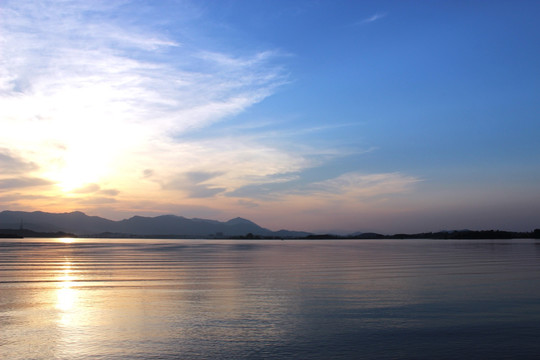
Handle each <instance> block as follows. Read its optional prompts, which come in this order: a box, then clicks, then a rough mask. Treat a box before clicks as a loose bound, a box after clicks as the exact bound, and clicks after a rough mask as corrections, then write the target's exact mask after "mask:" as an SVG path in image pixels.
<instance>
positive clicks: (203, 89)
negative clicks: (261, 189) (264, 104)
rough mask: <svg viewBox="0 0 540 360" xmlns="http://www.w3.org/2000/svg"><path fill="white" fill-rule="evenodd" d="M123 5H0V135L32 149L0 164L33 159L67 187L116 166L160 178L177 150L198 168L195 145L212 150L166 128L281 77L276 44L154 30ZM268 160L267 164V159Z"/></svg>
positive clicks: (218, 112)
mask: <svg viewBox="0 0 540 360" xmlns="http://www.w3.org/2000/svg"><path fill="white" fill-rule="evenodd" d="M123 4H125V3H124V2H118V3H108V2H86V1H67V2H61V3H60V2H56V1H47V0H45V1H41V2H37V3H36V2H33V1H32V2H31V1H7V2H5V3H3V4H2V11H3V13H4V15H3V21H2V23H1V24H0V34H1V35H0V36H1V39H0V40H1V43H0V46H1V51H0V94H1V96H0V119H1V121H2V130H3V131H2V133H1V134H0V146H2V147H4V148H10V149H15V151H16V152H17V153H18V154H21V158H23V157H27V158H29V159H31V161H27V162H26V163H25V162H22V160H20V161H19V160H17V159H16V158H13V157H10V158H8V156H9V155H4V158H2V159H1V161H2V164H3V166H7V167H9V168H10V169H12V170H11V171H15V169H17V168H19V169H22V168H23V167H26V170H30V168H31V167H33V166H34V165H33V164H36V163H37V164H39V165H40V168H42V175H43V176H44V177H45V178H48V179H50V181H53V182H58V183H59V184H60V185H61V186H62V187H63V188H65V189H67V190H69V189H73V190H75V191H80V190H81V187H82V186H84V185H85V184H88V183H95V184H98V183H99V182H101V181H104V179H109V180H110V181H113V179H112V178H111V175H114V176H116V175H118V174H117V173H115V172H116V169H118V171H119V172H120V170H121V171H122V175H121V177H122V179H121V180H122V181H128V180H127V179H126V178H129V174H141V173H142V174H144V177H145V178H148V179H149V178H156V179H157V177H159V176H161V177H162V178H161V181H167V177H168V178H170V177H171V176H172V174H171V171H170V170H169V169H172V168H173V167H174V165H173V164H174V163H177V161H176V159H177V158H178V157H179V156H181V154H187V156H186V160H187V161H184V162H183V163H182V165H181V166H182V169H183V170H184V171H186V172H189V171H196V170H197V169H198V168H201V166H200V164H201V161H200V159H199V158H197V157H196V156H193V155H196V154H199V155H203V154H201V153H208V154H209V155H210V154H211V153H213V152H214V151H216V152H217V151H220V150H221V149H219V147H220V146H219V145H217V146H215V144H214V146H210V147H206V148H205V149H203V147H205V146H206V144H201V143H199V142H197V141H187V142H186V141H182V143H179V142H178V141H177V140H175V136H176V135H178V134H182V133H186V132H189V131H191V130H193V129H201V128H204V127H206V126H208V125H210V124H212V123H214V122H217V121H222V120H224V119H227V118H228V117H230V116H233V115H235V114H238V113H240V112H242V111H244V110H245V109H247V108H248V107H250V106H252V105H254V104H256V103H258V102H260V101H262V100H263V99H265V98H266V97H268V96H270V95H271V94H272V93H273V92H274V91H275V90H276V88H277V87H279V86H280V85H282V84H284V83H286V82H287V78H286V74H285V72H284V71H283V69H282V67H281V66H280V65H278V64H277V63H276V61H275V60H276V59H277V58H279V56H280V54H279V53H278V52H275V51H272V50H262V51H259V52H253V53H251V54H247V55H236V54H232V53H227V52H226V51H216V50H213V49H209V48H206V47H205V46H204V44H194V43H191V44H189V46H184V45H185V44H184V41H183V40H182V39H172V38H170V37H168V36H167V35H164V34H163V33H160V32H159V31H156V30H154V28H153V27H152V24H151V23H152V22H151V21H150V20H149V21H147V23H143V22H138V23H137V22H136V21H132V20H133V19H130V16H135V15H136V14H131V13H125V14H124V13H123V11H124V10H127V9H124V8H123ZM119 14H120V15H119ZM118 15H119V16H118ZM135 23H137V24H139V25H137V26H136V25H134V24H135ZM141 24H144V25H141ZM29 129H32V130H31V131H29ZM23 134H24V136H23ZM225 147H227V148H228V149H229V150H228V151H227V154H228V156H229V159H231V160H230V161H233V162H234V161H236V163H239V162H241V160H240V159H239V157H245V153H242V151H243V149H240V148H237V150H236V151H235V150H231V147H230V146H229V145H225ZM253 151H255V152H257V151H258V152H259V153H262V149H260V150H257V147H255V150H253V149H252V150H251V152H253ZM140 154H144V156H139V155H140ZM190 154H191V155H190ZM212 155H213V154H212ZM217 157H221V156H217ZM211 159H212V158H211V157H210V156H207V157H206V159H205V160H204V161H203V162H204V163H213V161H211ZM17 161H19V162H18V163H17ZM266 161H267V164H268V165H269V166H270V168H272V167H275V165H272V162H275V160H274V159H273V158H271V157H266ZM277 161H280V160H279V159H277ZM214 162H215V161H214ZM215 163H217V162H215ZM209 166H210V167H211V166H213V165H211V164H209ZM217 166H218V167H219V165H217ZM203 170H204V169H203ZM139 176H140V175H139ZM156 179H154V180H156ZM77 189H78V190H77ZM87 190H88V189H87ZM90 190H91V189H90ZM212 191H214V192H215V190H212ZM203 193H205V191H201V189H198V188H197V189H194V191H193V192H192V194H193V195H194V196H201V195H205V194H203ZM207 193H208V194H209V193H211V191H209V192H207Z"/></svg>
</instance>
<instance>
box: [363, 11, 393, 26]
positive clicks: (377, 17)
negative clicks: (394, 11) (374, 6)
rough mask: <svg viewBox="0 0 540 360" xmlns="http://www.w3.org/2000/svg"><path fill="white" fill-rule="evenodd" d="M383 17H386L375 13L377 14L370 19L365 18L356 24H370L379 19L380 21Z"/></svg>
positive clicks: (384, 14)
mask: <svg viewBox="0 0 540 360" xmlns="http://www.w3.org/2000/svg"><path fill="white" fill-rule="evenodd" d="M384 17H386V13H379V12H377V13H375V14H373V15H371V16H370V17H367V18H365V19H362V20H360V21H359V22H357V23H356V24H370V23H372V22H375V21H377V20H380V19H382V18H384Z"/></svg>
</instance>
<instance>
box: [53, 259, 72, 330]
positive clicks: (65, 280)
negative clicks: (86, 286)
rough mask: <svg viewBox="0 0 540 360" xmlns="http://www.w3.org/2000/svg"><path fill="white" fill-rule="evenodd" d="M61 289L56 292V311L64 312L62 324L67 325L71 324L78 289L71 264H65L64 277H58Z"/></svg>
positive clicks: (67, 262)
mask: <svg viewBox="0 0 540 360" xmlns="http://www.w3.org/2000/svg"><path fill="white" fill-rule="evenodd" d="M57 280H58V281H60V287H59V288H58V289H57V290H56V296H57V300H56V309H58V310H60V311H61V312H62V314H61V315H62V316H61V319H60V322H61V323H62V324H64V325H67V324H69V323H70V322H71V311H72V310H73V309H74V307H75V305H76V302H77V289H75V288H74V285H75V283H74V281H75V280H76V278H75V277H74V276H73V275H72V270H71V263H70V262H69V261H66V262H65V263H64V264H63V271H62V275H61V276H59V277H57Z"/></svg>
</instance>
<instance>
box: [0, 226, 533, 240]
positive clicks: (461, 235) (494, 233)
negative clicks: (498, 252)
mask: <svg viewBox="0 0 540 360" xmlns="http://www.w3.org/2000/svg"><path fill="white" fill-rule="evenodd" d="M25 237H35V238H40V237H41V238H65V237H73V238H76V237H80V236H77V235H76V234H71V233H66V232H63V231H58V232H37V231H32V230H28V229H0V238H25ZM83 237H88V236H83ZM91 237H97V238H160V239H194V238H200V236H198V237H197V236H186V235H146V236H140V235H132V234H117V233H101V234H95V235H92V236H91ZM208 238H214V239H216V238H218V239H246V240H252V239H254V240H256V239H266V240H275V239H278V240H279V239H291V240H294V239H296V240H322V239H366V240H367V239H472V240H474V239H540V229H535V230H534V231H531V232H515V231H501V230H479V231H474V230H457V231H439V232H425V233H417V234H394V235H383V234H378V233H361V234H356V235H334V234H311V235H307V236H304V237H285V238H284V237H277V236H263V235H257V234H252V233H248V234H246V235H237V236H223V237H215V236H212V235H210V236H208Z"/></svg>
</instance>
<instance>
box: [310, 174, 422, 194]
mask: <svg viewBox="0 0 540 360" xmlns="http://www.w3.org/2000/svg"><path fill="white" fill-rule="evenodd" d="M419 181H421V180H420V179H418V178H415V177H412V176H408V175H403V174H400V173H380V174H361V173H356V172H352V173H346V174H343V175H341V176H339V177H337V178H334V179H330V180H326V181H322V182H318V183H314V184H312V185H311V186H310V187H311V188H312V189H315V191H317V192H319V193H320V194H341V195H346V196H348V197H352V198H368V197H375V196H381V195H390V194H400V193H405V192H408V191H410V190H411V189H412V186H413V185H414V184H416V183H417V182H419Z"/></svg>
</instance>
